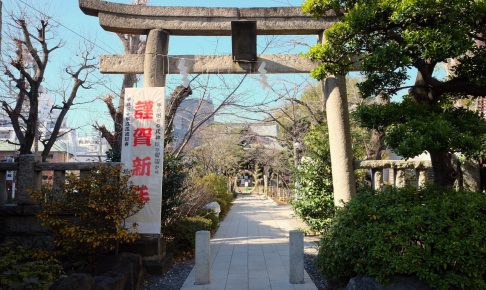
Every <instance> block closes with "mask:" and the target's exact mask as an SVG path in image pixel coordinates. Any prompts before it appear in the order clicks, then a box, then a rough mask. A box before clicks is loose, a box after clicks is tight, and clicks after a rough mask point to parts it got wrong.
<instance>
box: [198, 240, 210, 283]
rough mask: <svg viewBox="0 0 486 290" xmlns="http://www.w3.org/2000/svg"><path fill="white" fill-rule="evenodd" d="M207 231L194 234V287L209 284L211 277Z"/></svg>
mask: <svg viewBox="0 0 486 290" xmlns="http://www.w3.org/2000/svg"><path fill="white" fill-rule="evenodd" d="M209 236H210V234H209V231H198V232H196V266H195V267H196V283H195V284H196V285H205V284H209V281H210V277H211V260H210V259H211V249H210V243H209Z"/></svg>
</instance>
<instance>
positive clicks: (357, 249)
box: [318, 187, 486, 289]
mask: <svg viewBox="0 0 486 290" xmlns="http://www.w3.org/2000/svg"><path fill="white" fill-rule="evenodd" d="M485 229H486V195H485V194H484V193H473V192H465V191H453V190H444V189H438V188H434V187H428V188H423V189H420V190H417V189H416V188H404V189H391V190H387V191H386V192H381V193H379V192H373V191H371V190H364V191H361V192H360V193H358V195H357V196H356V197H355V198H354V199H353V200H352V201H351V202H349V203H348V204H347V205H346V207H344V208H343V209H340V210H338V211H337V212H336V216H335V219H334V221H333V223H332V225H331V228H330V232H329V233H328V235H326V236H324V237H323V239H322V241H321V248H320V252H319V258H318V266H319V268H320V269H321V270H322V271H323V272H324V274H325V275H326V277H327V278H329V279H331V280H333V281H341V282H344V281H347V279H349V278H350V277H353V276H356V275H369V276H372V277H375V278H377V279H378V280H380V281H382V282H386V280H387V278H388V277H391V276H393V275H397V274H400V275H416V276H417V277H419V278H420V279H422V280H423V281H424V282H426V283H428V284H429V285H430V286H432V287H434V288H437V289H486V284H485V281H484V277H485V276H486V263H485V261H486V243H485V241H486V230H485Z"/></svg>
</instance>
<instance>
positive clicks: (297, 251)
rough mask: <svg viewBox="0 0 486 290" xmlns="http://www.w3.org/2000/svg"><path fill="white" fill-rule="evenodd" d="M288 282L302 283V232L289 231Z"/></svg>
mask: <svg viewBox="0 0 486 290" xmlns="http://www.w3.org/2000/svg"><path fill="white" fill-rule="evenodd" d="M289 260H290V261H289V282H290V283H291V284H304V232H302V231H290V232H289Z"/></svg>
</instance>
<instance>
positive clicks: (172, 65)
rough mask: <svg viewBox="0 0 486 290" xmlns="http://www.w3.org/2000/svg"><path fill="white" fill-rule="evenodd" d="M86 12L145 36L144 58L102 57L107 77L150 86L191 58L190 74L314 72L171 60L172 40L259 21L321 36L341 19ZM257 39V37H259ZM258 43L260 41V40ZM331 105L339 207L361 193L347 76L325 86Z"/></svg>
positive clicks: (85, 7)
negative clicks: (134, 77) (139, 79)
mask: <svg viewBox="0 0 486 290" xmlns="http://www.w3.org/2000/svg"><path fill="white" fill-rule="evenodd" d="M79 6H80V8H81V10H82V11H83V12H84V13H85V14H87V15H91V16H97V17H98V18H99V21H100V25H101V27H102V28H103V29H105V30H107V31H111V32H118V33H126V34H145V35H147V44H146V50H145V54H144V55H140V54H132V55H102V56H101V61H100V71H101V72H102V73H108V74H114V73H123V74H124V73H136V74H142V73H143V75H144V86H145V87H163V86H165V76H166V75H167V74H179V69H178V67H177V64H178V63H177V60H178V59H180V58H184V59H191V60H192V63H193V65H192V66H191V67H189V68H188V71H187V73H189V74H190V73H214V74H216V73H218V74H223V73H225V74H251V73H258V72H257V69H258V68H259V66H260V65H261V64H262V63H263V62H265V63H266V67H265V69H266V70H267V73H269V74H275V73H280V74H284V73H308V72H310V71H311V70H312V68H314V64H313V63H312V62H310V61H309V60H307V59H305V58H303V57H301V56H299V55H288V54H279V55H258V56H257V58H256V60H255V61H250V62H239V61H234V58H232V56H230V55H227V56H224V55H223V56H214V55H174V56H167V54H168V46H169V35H190V36H229V35H232V22H235V21H252V22H256V34H259V35H318V36H319V41H324V38H323V31H324V30H326V29H327V28H329V26H330V25H332V24H333V23H334V22H336V21H337V20H338V18H337V17H336V15H334V14H333V13H329V14H328V15H327V16H326V17H324V18H323V19H315V18H312V17H310V16H308V15H305V14H304V13H303V12H302V11H301V9H300V7H272V8H205V7H164V6H141V5H127V4H117V3H110V2H106V1H101V0H79ZM255 37H256V36H255ZM255 43H256V40H255ZM322 86H323V91H324V98H325V103H326V114H327V121H328V128H329V144H330V150H331V164H332V179H333V187H334V203H335V204H336V205H341V204H342V202H347V201H349V200H350V199H351V198H352V197H353V196H354V195H355V192H356V186H355V177H354V168H353V154H352V149H351V134H350V127H349V112H348V101H347V96H346V85H345V77H344V76H336V77H329V78H326V79H325V80H324V81H323V82H322Z"/></svg>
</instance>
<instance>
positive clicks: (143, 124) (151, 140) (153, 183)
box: [121, 87, 165, 234]
mask: <svg viewBox="0 0 486 290" xmlns="http://www.w3.org/2000/svg"><path fill="white" fill-rule="evenodd" d="M164 97H165V88H163V87H157V88H126V89H125V111H124V115H123V140H122V153H121V162H122V163H123V166H124V172H126V173H129V174H131V178H130V180H131V181H132V182H133V184H135V185H137V186H138V188H139V194H140V197H141V198H142V199H144V200H145V201H146V204H145V206H144V207H143V208H142V209H141V210H140V211H139V212H138V213H137V214H136V215H134V216H132V217H130V218H128V221H127V223H128V224H132V223H136V224H137V232H138V233H141V234H160V214H161V205H162V162H163V158H162V156H163V149H164V135H163V130H160V128H164V118H162V116H164Z"/></svg>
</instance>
